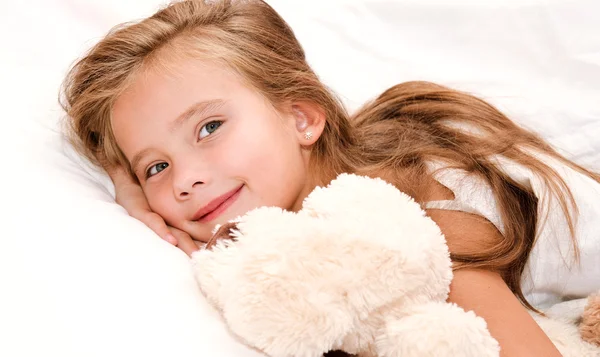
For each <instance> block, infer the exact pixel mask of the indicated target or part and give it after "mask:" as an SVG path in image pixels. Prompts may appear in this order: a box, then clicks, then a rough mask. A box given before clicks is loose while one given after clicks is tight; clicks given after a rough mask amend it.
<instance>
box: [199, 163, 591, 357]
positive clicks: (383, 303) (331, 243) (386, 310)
mask: <svg viewBox="0 0 600 357" xmlns="http://www.w3.org/2000/svg"><path fill="white" fill-rule="evenodd" d="M192 262H193V266H194V270H195V275H196V279H197V281H198V283H199V286H200V288H201V290H202V292H203V293H204V295H205V296H206V297H207V299H208V300H209V301H210V302H211V303H212V304H213V305H214V306H215V307H216V308H217V309H218V310H219V311H220V312H221V314H222V316H223V318H224V320H225V322H226V323H227V325H228V327H229V328H230V330H231V331H232V332H233V333H234V334H235V335H237V336H239V337H240V338H241V339H242V340H243V341H244V342H245V343H246V344H248V345H250V346H252V347H254V348H256V349H259V350H261V351H263V352H264V353H265V354H267V355H269V356H273V357H285V356H290V357H291V356H294V357H313V356H314V357H319V356H322V355H323V354H324V353H326V352H328V351H331V350H341V351H344V352H346V353H349V354H352V355H357V356H390V357H391V356H403V357H411V356H419V357H427V356H452V357H461V356H462V357H471V356H472V357H488V356H489V357H492V356H499V345H498V343H497V341H496V340H494V339H493V338H492V336H491V335H490V333H489V332H488V330H487V327H486V323H485V321H484V320H483V319H482V318H480V317H478V316H476V315H475V314H474V313H473V312H465V311H464V310H463V309H461V308H460V307H458V306H456V305H454V304H450V303H447V302H446V299H447V297H448V292H449V286H450V282H451V280H452V269H451V261H450V256H449V252H448V247H447V245H446V242H445V239H444V237H443V235H442V233H441V231H440V229H439V228H438V226H437V225H436V224H435V223H434V222H433V221H432V220H431V219H430V218H428V217H427V216H426V215H425V213H424V211H423V210H422V209H421V207H420V206H419V204H417V203H416V202H415V201H414V200H413V199H411V198H410V197H409V196H407V195H405V194H403V193H402V192H400V191H399V190H397V189H396V188H395V187H394V186H392V185H390V184H388V183H386V182H385V181H383V180H381V179H372V178H367V177H361V176H356V175H349V174H343V175H340V176H339V177H338V178H337V179H335V180H334V181H332V182H331V184H330V185H329V186H328V187H326V188H321V187H318V188H316V189H315V190H314V191H313V192H312V193H311V194H310V195H309V196H308V197H307V198H306V199H305V201H304V204H303V208H302V209H301V210H300V211H299V212H297V213H293V212H288V211H284V210H282V209H279V208H274V207H262V208H258V209H255V210H253V211H251V212H249V213H247V214H246V215H244V216H243V217H240V218H238V219H236V220H234V221H233V222H231V223H229V224H226V225H224V226H222V227H219V229H218V230H217V231H216V233H215V235H214V236H213V239H211V241H210V242H209V243H208V244H207V246H206V247H205V249H202V250H199V251H197V252H195V253H194V254H193V256H192ZM599 306H600V305H599ZM548 320H549V319H548ZM599 320H600V319H599ZM552 321H553V322H554V320H552ZM578 342H579V343H580V344H582V343H584V342H582V341H581V340H580V339H579V341H578ZM590 346H591V347H592V348H593V347H594V346H592V345H590ZM599 351H600V349H599ZM567 356H568V355H565V357H567ZM577 356H582V355H577ZM590 356H592V355H590Z"/></svg>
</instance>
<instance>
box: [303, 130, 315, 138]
mask: <svg viewBox="0 0 600 357" xmlns="http://www.w3.org/2000/svg"><path fill="white" fill-rule="evenodd" d="M312 135H313V134H312V131H307V132H306V133H304V139H306V140H310V139H312Z"/></svg>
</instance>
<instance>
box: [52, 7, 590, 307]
mask: <svg viewBox="0 0 600 357" xmlns="http://www.w3.org/2000/svg"><path fill="white" fill-rule="evenodd" d="M177 55H192V56H197V57H201V58H204V59H210V60H212V61H218V62H220V63H222V64H223V65H225V66H228V67H229V68H230V69H232V70H233V71H234V72H236V73H237V74H239V76H240V77H241V78H242V79H243V80H245V81H246V82H247V83H248V84H249V85H250V86H252V87H254V88H255V89H256V90H257V91H258V92H260V93H261V94H262V95H263V96H264V97H265V98H267V99H268V100H269V101H270V102H271V103H272V104H273V106H274V107H275V108H282V104H284V103H289V102H294V101H307V102H311V103H314V104H316V105H318V106H319V107H320V108H321V109H322V110H323V111H324V113H325V116H326V118H327V120H326V124H325V130H324V132H323V134H322V136H321V137H320V138H319V140H318V141H317V142H316V143H315V145H314V147H313V148H312V150H311V159H310V168H309V169H310V172H311V175H312V177H311V183H310V184H312V185H320V184H325V183H327V182H329V181H330V180H331V179H333V178H334V177H335V176H337V175H338V174H339V173H342V172H355V173H359V174H364V175H369V176H379V177H384V178H385V179H387V180H389V181H390V182H392V183H394V184H395V185H396V186H397V187H398V188H399V189H400V190H403V191H405V192H407V193H409V194H411V195H412V196H413V197H415V199H416V200H417V201H419V202H423V201H424V200H425V199H426V197H427V190H428V186H427V184H424V183H426V182H430V180H427V179H424V178H426V177H429V178H430V177H431V176H430V175H431V173H430V172H428V170H427V166H426V165H427V163H428V162H430V161H433V160H442V161H444V162H447V163H448V165H450V166H452V167H456V168H459V169H463V170H466V171H468V172H471V173H473V174H474V175H479V176H480V177H482V178H484V179H485V180H486V181H487V182H488V183H489V184H490V186H491V188H492V190H493V192H494V194H495V195H496V197H497V198H498V202H499V210H500V214H501V217H502V219H503V222H504V223H505V232H504V235H503V237H502V240H501V241H499V242H495V244H494V245H493V247H490V248H487V249H484V250H483V251H473V252H469V253H468V254H455V253H454V254H453V255H452V258H453V259H454V262H455V267H456V269H461V268H465V267H476V268H482V269H490V270H494V271H498V272H500V273H501V274H502V276H503V278H504V280H505V281H506V283H507V284H508V286H509V287H510V288H511V289H512V291H513V292H514V293H515V294H516V295H517V297H519V299H521V301H522V302H523V303H524V304H525V305H526V306H527V307H529V308H532V307H531V305H530V304H529V303H528V302H527V301H526V300H525V298H524V296H523V292H522V290H521V287H520V285H519V283H520V276H521V274H522V272H523V269H524V267H525V263H526V261H527V258H528V256H529V253H530V251H531V249H532V247H533V243H534V240H535V237H536V227H537V226H539V224H538V223H539V222H538V221H539V220H540V217H538V214H537V212H538V210H537V204H538V202H537V198H536V196H535V195H534V194H533V192H532V191H531V190H530V189H529V188H527V187H523V186H522V185H521V184H519V183H518V182H515V181H514V180H513V179H511V178H510V177H509V176H507V175H506V174H504V173H503V172H502V171H501V170H500V169H499V168H498V167H497V166H495V165H494V163H493V162H491V161H490V157H491V156H493V155H497V154H501V155H503V156H505V157H506V158H508V159H512V160H514V161H516V162H517V163H520V164H522V165H524V166H525V167H527V168H529V169H531V170H533V171H534V172H536V173H537V174H538V175H539V176H540V177H541V178H542V179H543V180H544V181H545V183H546V184H547V185H548V187H549V188H550V190H551V192H552V193H553V194H554V195H555V196H556V197H558V199H559V203H560V205H561V207H562V209H563V210H564V212H565V213H566V214H567V217H568V219H569V224H570V228H571V232H572V233H573V232H574V226H575V217H576V214H577V210H576V207H575V205H574V201H573V199H572V195H571V193H570V191H569V189H568V187H567V186H566V184H565V182H564V181H563V180H562V179H561V177H560V176H559V175H558V174H557V173H556V172H555V171H554V170H553V169H552V168H550V167H549V166H547V165H546V164H544V163H543V162H541V161H540V160H538V159H537V158H536V157H534V156H532V155H531V154H530V153H529V151H526V150H524V149H527V148H529V149H535V150H538V151H540V152H543V153H545V154H547V155H549V156H551V157H554V158H556V159H558V160H560V161H562V162H564V163H565V164H567V165H569V166H570V167H572V168H574V169H576V170H578V171H579V172H582V173H584V174H586V175H588V176H590V177H592V178H594V179H596V180H599V178H600V177H599V176H598V175H597V174H594V173H592V172H589V171H587V170H585V169H584V168H582V167H579V166H577V165H575V164H574V163H572V162H570V161H568V160H566V159H565V158H563V157H561V156H560V155H559V154H558V153H556V151H554V150H553V149H552V148H551V147H550V146H549V145H548V144H546V143H545V142H544V141H543V140H542V139H541V138H539V137H538V136H536V135H534V134H532V133H530V132H528V131H526V130H524V129H522V128H520V127H518V126H517V125H515V124H514V123H513V122H512V121H510V120H509V119H508V118H506V117H505V116H504V115H503V114H501V113H500V112H499V111H498V110H496V109H495V108H494V107H492V106H491V105H489V104H488V103H486V102H484V101H482V100H480V99H477V98H475V97H473V96H471V95H468V94H466V93H461V92H458V91H455V90H451V89H448V88H445V87H442V86H438V85H435V84H432V83H426V82H409V83H403V84H399V85H397V86H394V87H392V88H390V89H389V90H387V91H386V92H384V93H383V94H382V95H381V96H379V97H378V98H377V99H376V100H374V101H373V102H371V103H368V104H367V105H365V106H364V107H363V108H362V109H361V110H359V111H358V112H357V113H356V114H355V115H354V116H353V117H352V118H350V117H349V116H348V114H347V112H346V111H345V109H344V107H343V105H342V104H341V102H340V101H339V100H338V99H337V98H336V97H335V96H334V95H333V94H332V93H331V92H330V91H329V90H328V89H327V88H326V87H325V86H324V85H323V84H322V83H321V82H320V81H319V79H318V77H317V76H316V74H315V73H314V72H313V71H312V70H311V68H310V67H309V65H308V64H307V62H306V59H305V55H304V51H303V49H302V47H301V45H300V44H299V43H298V41H297V39H296V38H295V36H294V34H293V32H292V30H291V29H290V28H289V27H288V25H287V24H286V23H285V21H284V20H283V19H282V18H281V17H280V16H279V15H278V14H277V13H276V12H275V11H274V10H273V9H272V8H271V7H270V6H269V5H267V4H266V3H264V2H263V1H260V0H249V1H227V0H223V1H211V2H205V1H201V0H189V1H181V2H176V3H173V4H171V5H169V6H168V7H166V8H164V9H162V10H160V11H159V12H157V13H156V14H154V15H153V16H151V17H149V18H147V19H145V20H143V21H141V22H139V23H134V24H126V25H124V26H120V27H118V28H116V29H114V30H113V31H111V32H110V33H109V34H108V35H107V36H106V37H105V38H104V39H103V40H102V41H100V42H99V43H98V44H97V45H96V46H94V47H93V48H92V49H91V50H90V51H89V53H88V54H87V55H86V56H85V57H83V58H82V59H81V60H80V61H78V62H77V63H76V64H75V65H74V67H73V68H72V70H71V71H70V73H69V74H68V76H67V78H66V80H65V82H64V86H63V94H64V95H63V98H64V99H63V102H62V103H63V107H64V109H65V110H66V112H67V114H68V116H69V118H70V121H69V123H70V133H71V134H72V136H73V138H74V143H75V144H76V146H77V147H78V148H79V149H80V151H81V152H82V153H83V154H84V155H86V156H87V157H88V158H90V159H91V160H93V161H95V162H97V163H98V164H101V165H103V166H104V167H111V166H122V167H124V168H126V169H128V170H130V168H129V163H128V161H127V160H126V158H125V156H124V155H123V153H122V152H121V150H120V149H119V147H118V146H117V144H116V142H115V139H114V137H113V134H112V130H111V124H110V122H111V120H110V116H111V111H112V105H113V103H114V102H115V100H116V98H118V97H119V95H120V94H121V93H122V92H123V91H124V90H125V89H126V88H127V86H128V85H129V84H130V83H131V81H132V80H133V78H134V77H135V76H136V74H138V73H140V72H141V71H143V70H148V69H149V68H159V67H160V66H161V65H165V63H167V62H168V59H169V58H170V56H177ZM450 123H454V124H456V123H463V124H467V125H470V126H473V127H476V128H479V129H480V131H481V132H482V133H484V135H481V133H479V134H475V133H472V132H469V131H465V130H460V129H457V127H456V126H455V125H449V124H450ZM130 174H131V171H130ZM133 176H134V175H133ZM573 243H574V244H575V240H573Z"/></svg>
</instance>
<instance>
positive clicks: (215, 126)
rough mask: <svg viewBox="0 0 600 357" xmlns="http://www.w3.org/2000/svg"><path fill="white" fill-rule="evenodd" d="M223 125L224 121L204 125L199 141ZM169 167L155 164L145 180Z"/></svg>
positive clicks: (198, 136) (214, 121) (148, 171)
mask: <svg viewBox="0 0 600 357" xmlns="http://www.w3.org/2000/svg"><path fill="white" fill-rule="evenodd" d="M221 125H223V121H222V120H212V121H210V122H208V123H206V124H204V125H202V127H201V128H200V131H199V132H198V135H197V139H198V140H202V139H204V138H206V137H208V136H210V135H212V134H213V133H214V132H216V131H217V130H218V129H219V128H220V127H221ZM167 167H169V164H168V163H166V162H159V163H157V164H154V165H152V166H150V167H149V168H148V169H147V170H146V172H145V178H146V179H149V178H151V177H153V176H155V175H157V174H159V173H160V172H162V171H163V170H165V169H166V168H167Z"/></svg>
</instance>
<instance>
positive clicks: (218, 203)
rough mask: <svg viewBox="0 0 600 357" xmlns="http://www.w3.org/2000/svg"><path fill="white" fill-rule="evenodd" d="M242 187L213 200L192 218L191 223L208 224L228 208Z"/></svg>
mask: <svg viewBox="0 0 600 357" xmlns="http://www.w3.org/2000/svg"><path fill="white" fill-rule="evenodd" d="M242 187H244V185H240V186H239V187H236V188H235V189H233V190H231V191H229V192H227V193H225V194H223V195H221V196H219V197H217V198H215V199H213V200H212V201H210V202H209V203H208V204H207V205H206V206H204V207H202V208H200V209H199V210H198V212H196V214H195V215H194V216H193V217H192V220H193V221H199V222H210V221H211V220H213V219H215V218H217V217H218V216H219V215H220V214H221V213H222V212H223V211H225V209H227V207H229V206H230V205H231V204H232V203H233V202H234V201H235V200H236V199H237V197H238V196H239V193H240V191H241V190H242Z"/></svg>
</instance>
